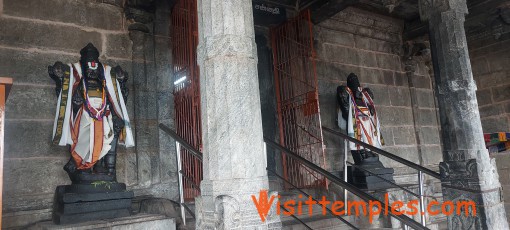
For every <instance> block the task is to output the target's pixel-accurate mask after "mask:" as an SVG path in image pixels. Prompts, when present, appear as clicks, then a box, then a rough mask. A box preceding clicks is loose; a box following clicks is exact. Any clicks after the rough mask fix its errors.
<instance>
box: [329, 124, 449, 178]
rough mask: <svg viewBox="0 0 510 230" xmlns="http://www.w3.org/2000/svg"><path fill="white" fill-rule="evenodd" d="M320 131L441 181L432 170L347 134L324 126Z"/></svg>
mask: <svg viewBox="0 0 510 230" xmlns="http://www.w3.org/2000/svg"><path fill="white" fill-rule="evenodd" d="M322 129H323V130H325V131H327V132H329V133H331V134H335V135H337V136H339V137H341V138H343V139H347V140H349V141H351V142H354V143H356V144H357V145H361V146H363V148H367V149H370V150H372V151H373V152H375V153H378V154H380V155H383V156H385V157H387V158H390V159H392V160H394V161H397V162H399V163H402V164H404V165H406V166H409V167H411V168H414V169H416V170H418V171H422V172H424V173H426V174H428V175H430V176H432V177H435V178H437V179H441V175H440V174H439V173H437V172H434V171H432V170H430V169H428V168H425V167H423V166H421V165H419V164H416V163H414V162H411V161H409V160H406V159H404V158H402V157H399V156H397V155H394V154H392V153H389V152H387V151H384V150H382V149H380V148H377V147H374V146H372V145H369V144H367V143H364V142H362V141H359V140H357V139H355V138H352V137H350V136H349V135H347V134H344V133H341V132H338V131H336V130H333V129H330V128H328V127H324V126H322Z"/></svg>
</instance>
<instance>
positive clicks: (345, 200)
mask: <svg viewBox="0 0 510 230" xmlns="http://www.w3.org/2000/svg"><path fill="white" fill-rule="evenodd" d="M348 144H349V141H348V140H347V139H346V140H344V181H345V182H347V180H348V179H347V175H348V174H347V153H348V152H349V149H348V146H347V145H348ZM347 192H348V191H347V189H344V204H345V213H347Z"/></svg>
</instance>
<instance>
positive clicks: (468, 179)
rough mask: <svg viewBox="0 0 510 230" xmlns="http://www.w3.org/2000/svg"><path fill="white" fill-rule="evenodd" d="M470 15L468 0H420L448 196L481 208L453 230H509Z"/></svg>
mask: <svg viewBox="0 0 510 230" xmlns="http://www.w3.org/2000/svg"><path fill="white" fill-rule="evenodd" d="M466 14H467V5H466V0H420V15H421V17H422V19H423V20H428V22H429V31H430V34H429V36H430V41H431V51H432V60H433V66H434V74H435V82H436V90H437V97H438V105H439V113H440V122H441V131H442V142H443V162H441V163H440V173H441V182H442V188H443V197H444V200H445V201H453V202H454V203H456V202H457V201H461V200H467V201H474V202H475V203H476V205H477V206H476V216H468V217H466V216H465V215H456V214H455V212H454V214H453V215H450V216H448V229H508V222H507V220H506V215H505V209H504V206H503V203H502V191H501V185H500V183H499V179H498V174H497V171H496V169H495V167H496V166H495V162H494V161H491V160H490V159H489V154H488V152H487V150H486V149H485V143H484V139H483V132H482V125H481V122H480V114H479V111H478V103H477V100H476V93H475V92H476V84H475V81H474V80H473V75H472V73H471V65H470V60H469V55H468V49H467V41H466V35H465V31H464V18H465V15H466ZM455 211H456V210H455ZM471 213H472V212H471Z"/></svg>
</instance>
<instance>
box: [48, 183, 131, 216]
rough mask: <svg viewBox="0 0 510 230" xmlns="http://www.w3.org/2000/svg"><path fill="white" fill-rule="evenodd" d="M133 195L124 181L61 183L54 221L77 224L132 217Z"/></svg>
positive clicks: (54, 203) (58, 189) (54, 211)
mask: <svg viewBox="0 0 510 230" xmlns="http://www.w3.org/2000/svg"><path fill="white" fill-rule="evenodd" d="M133 196H134V194H133V192H132V191H126V185H125V184H123V183H101V184H73V185H63V186H58V187H57V189H56V191H55V198H54V202H53V222H54V223H55V224H76V223H80V222H86V221H93V220H100V219H113V218H119V217H125V216H129V215H130V214H131V200H132V198H133Z"/></svg>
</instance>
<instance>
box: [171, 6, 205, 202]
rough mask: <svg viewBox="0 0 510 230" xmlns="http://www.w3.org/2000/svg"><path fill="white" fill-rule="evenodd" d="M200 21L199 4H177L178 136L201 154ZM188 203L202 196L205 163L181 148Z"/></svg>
mask: <svg viewBox="0 0 510 230" xmlns="http://www.w3.org/2000/svg"><path fill="white" fill-rule="evenodd" d="M197 21H198V18H197V1H196V0H177V2H176V4H175V6H174V8H173V10H172V28H171V31H172V53H173V71H174V76H173V81H174V92H173V94H174V108H175V127H176V131H177V134H179V136H181V137H182V138H183V139H184V140H186V141H187V142H188V143H189V144H191V145H192V146H193V147H195V148H196V149H198V150H201V148H202V130H201V124H200V121H201V120H200V81H199V69H198V65H197V45H198V22H197ZM181 159H182V171H183V186H184V199H185V200H188V201H189V200H194V198H195V197H196V196H198V195H200V188H199V185H200V181H201V180H202V176H203V171H202V162H200V161H199V159H197V158H196V157H194V156H193V155H192V154H191V153H189V152H188V151H187V150H186V149H184V148H181Z"/></svg>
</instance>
